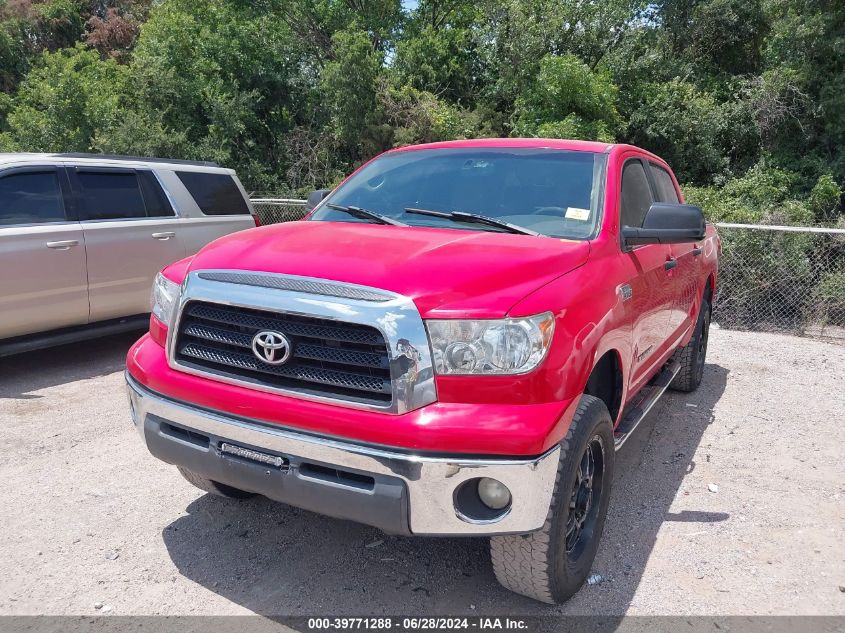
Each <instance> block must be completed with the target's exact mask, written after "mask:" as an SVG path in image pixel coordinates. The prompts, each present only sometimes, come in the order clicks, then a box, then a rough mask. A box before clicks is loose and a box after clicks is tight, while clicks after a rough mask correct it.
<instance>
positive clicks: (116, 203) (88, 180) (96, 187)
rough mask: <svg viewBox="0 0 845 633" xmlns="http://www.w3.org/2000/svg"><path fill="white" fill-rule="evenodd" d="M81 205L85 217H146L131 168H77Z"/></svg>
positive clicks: (102, 218)
mask: <svg viewBox="0 0 845 633" xmlns="http://www.w3.org/2000/svg"><path fill="white" fill-rule="evenodd" d="M76 175H77V178H78V179H79V185H80V187H81V188H82V205H83V208H84V209H85V217H86V219H88V220H125V219H128V218H144V217H147V211H146V209H145V207H144V198H143V196H142V195H141V188H140V187H139V185H138V176H137V175H136V174H135V172H134V171H118V170H115V171H85V170H81V169H79V170H77V172H76Z"/></svg>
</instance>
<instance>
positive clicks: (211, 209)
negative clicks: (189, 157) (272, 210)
mask: <svg viewBox="0 0 845 633" xmlns="http://www.w3.org/2000/svg"><path fill="white" fill-rule="evenodd" d="M176 175H177V176H179V180H181V181H182V184H183V185H185V188H186V189H187V190H188V192H189V193H190V194H191V196H193V198H194V200H196V203H197V206H198V207H199V208H200V210H201V211H202V212H203V213H204V214H206V215H236V214H248V213H249V207H248V206H247V204H246V202H245V201H244V197H243V194H241V190H240V189H239V188H238V185H236V184H235V181H234V179H233V178H232V177H231V176H230V175H228V174H209V173H202V172H197V171H177V172H176Z"/></svg>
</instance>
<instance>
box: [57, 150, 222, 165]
mask: <svg viewBox="0 0 845 633" xmlns="http://www.w3.org/2000/svg"><path fill="white" fill-rule="evenodd" d="M52 156H57V157H61V158H93V159H99V160H126V161H141V162H145V163H172V164H174V165H196V166H198V167H220V165H218V164H217V163H215V162H214V161H211V160H182V159H179V158H150V157H148V156H127V155H124V154H86V153H85V152H63V153H58V154H52Z"/></svg>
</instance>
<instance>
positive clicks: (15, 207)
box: [0, 169, 65, 226]
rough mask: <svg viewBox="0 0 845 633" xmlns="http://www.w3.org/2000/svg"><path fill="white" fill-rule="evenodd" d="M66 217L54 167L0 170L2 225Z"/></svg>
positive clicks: (33, 222) (55, 219)
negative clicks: (1, 171) (48, 168)
mask: <svg viewBox="0 0 845 633" xmlns="http://www.w3.org/2000/svg"><path fill="white" fill-rule="evenodd" d="M64 219H65V211H64V204H63V203H62V193H61V188H60V186H59V178H58V174H57V173H56V171H55V170H54V169H50V170H44V171H29V170H27V171H23V172H17V173H11V174H7V175H5V176H4V175H2V174H0V226H9V225H12V224H41V223H44V222H62V221H64Z"/></svg>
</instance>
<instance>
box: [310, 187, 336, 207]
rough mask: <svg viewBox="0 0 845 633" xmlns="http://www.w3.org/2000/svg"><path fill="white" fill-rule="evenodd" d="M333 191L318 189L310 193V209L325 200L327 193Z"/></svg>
mask: <svg viewBox="0 0 845 633" xmlns="http://www.w3.org/2000/svg"><path fill="white" fill-rule="evenodd" d="M331 192H332V190H331V189H317V191H312V192H311V193H309V194H308V210H309V211H311V210H313V209H314V207H316V206H317V205H318V204H320V203H321V202H322V201H323V198H325V197H326V196H327V195H329V194H330V193H331Z"/></svg>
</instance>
